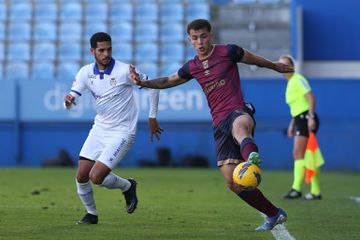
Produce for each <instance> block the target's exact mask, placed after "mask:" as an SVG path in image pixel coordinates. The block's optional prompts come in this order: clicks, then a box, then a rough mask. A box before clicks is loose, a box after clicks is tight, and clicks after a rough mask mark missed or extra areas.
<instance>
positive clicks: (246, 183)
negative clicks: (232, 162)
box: [233, 162, 261, 191]
mask: <svg viewBox="0 0 360 240" xmlns="http://www.w3.org/2000/svg"><path fill="white" fill-rule="evenodd" d="M233 180H234V182H235V183H236V184H238V185H240V186H242V187H243V188H244V190H245V191H252V190H254V189H256V188H257V187H258V186H259V184H260V182H261V171H260V168H259V167H258V166H257V165H255V164H252V163H248V162H242V163H240V164H238V165H237V166H236V167H235V169H234V172H233Z"/></svg>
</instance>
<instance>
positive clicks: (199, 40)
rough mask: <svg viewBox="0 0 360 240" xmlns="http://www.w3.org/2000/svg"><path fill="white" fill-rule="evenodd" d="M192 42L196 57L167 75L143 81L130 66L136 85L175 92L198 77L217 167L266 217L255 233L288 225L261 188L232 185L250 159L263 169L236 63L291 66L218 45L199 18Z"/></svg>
mask: <svg viewBox="0 0 360 240" xmlns="http://www.w3.org/2000/svg"><path fill="white" fill-rule="evenodd" d="M187 33H188V40H189V41H190V43H191V44H192V46H193V47H194V49H195V51H196V53H197V55H196V56H195V57H194V58H193V59H191V60H189V61H188V62H186V63H185V64H184V65H183V66H182V67H181V68H180V69H179V70H178V71H177V73H174V74H173V75H171V76H168V77H160V78H156V79H152V80H149V81H141V79H140V78H139V76H138V74H137V73H136V72H135V69H134V67H132V66H130V73H131V78H132V80H133V82H134V83H135V84H137V85H139V86H142V87H146V88H158V89H162V88H170V87H174V86H177V85H180V84H183V83H185V82H187V81H189V80H190V79H193V78H194V79H196V80H197V81H198V83H199V84H200V85H201V87H202V89H203V91H204V93H205V95H206V98H207V101H208V105H209V107H210V110H211V115H212V120H213V126H214V138H215V143H216V152H217V164H218V167H219V169H220V171H221V172H222V174H223V175H224V177H225V180H226V183H227V186H228V188H229V189H230V190H231V191H233V192H234V193H235V194H236V195H238V196H239V197H240V198H241V199H242V200H244V201H245V202H246V203H247V204H249V205H250V206H252V207H253V208H255V209H257V210H259V211H260V212H262V213H264V214H265V215H266V216H267V217H266V220H265V222H264V224H263V225H261V226H259V227H258V228H256V230H263V231H264V230H271V229H273V228H274V227H275V226H276V225H277V224H281V223H283V222H285V221H286V213H285V211H283V210H282V209H281V208H277V207H276V206H274V205H273V204H272V203H271V202H270V201H269V200H268V199H267V198H266V197H265V196H264V195H263V194H262V192H261V191H260V190H259V189H255V190H253V191H243V189H242V187H241V186H239V185H237V184H236V183H234V182H233V178H232V174H233V171H234V169H235V167H236V165H237V164H239V163H240V162H243V161H248V162H250V163H254V164H257V165H260V162H261V159H260V155H259V153H258V147H257V145H256V144H255V142H254V140H253V130H254V127H255V120H254V118H253V110H254V109H253V108H252V107H251V106H249V105H247V104H245V103H244V99H243V95H242V91H241V86H240V76H239V72H238V67H237V63H238V62H242V63H245V64H253V65H257V66H259V67H266V68H269V69H273V70H275V71H277V72H279V73H287V72H293V71H294V69H293V67H292V66H288V65H286V64H283V63H280V62H272V61H269V60H267V59H265V58H262V57H260V56H257V55H255V54H252V53H250V52H249V51H247V50H245V49H243V48H241V47H239V46H237V45H234V44H228V45H223V44H216V45H215V44H213V43H212V38H213V34H212V32H211V25H210V23H209V22H208V21H207V20H205V19H196V20H194V21H192V22H191V23H189V24H188V26H187Z"/></svg>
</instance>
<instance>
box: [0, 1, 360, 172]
mask: <svg viewBox="0 0 360 240" xmlns="http://www.w3.org/2000/svg"><path fill="white" fill-rule="evenodd" d="M359 7H360V2H358V1H356V0H343V1H339V0H328V1H326V2H324V1H305V0H298V1H283V0H213V1H207V0H202V1H186V0H168V1H165V0H163V1H156V0H137V1H135V0H133V1H132V0H127V1H125V0H118V1H116V0H112V1H110V0H108V1H92V0H89V1H81V0H76V1H67V0H49V1H46V0H33V1H31V0H26V1H16V0H13V1H10V0H0V79H1V80H0V81H1V88H0V102H1V107H0V152H1V155H2V156H1V161H0V166H6V167H7V166H11V167H13V166H24V167H25V166H26V167H27V166H41V165H42V163H43V162H44V161H45V160H47V159H51V158H54V157H56V156H57V155H58V151H59V150H60V149H65V150H66V151H67V152H69V154H70V156H71V157H72V158H73V159H74V160H76V159H77V156H78V152H79V150H80V148H81V146H82V144H83V141H84V139H85V138H86V136H87V133H88V130H89V128H90V127H91V123H92V120H93V116H94V111H93V107H92V100H91V97H90V96H86V97H83V98H82V99H81V100H80V102H79V104H78V106H77V107H76V108H75V109H74V110H73V111H70V112H67V111H65V110H64V109H63V108H62V99H63V95H64V94H65V93H66V92H67V91H68V89H69V87H70V85H71V82H72V79H73V76H74V74H75V73H76V71H77V70H78V69H79V67H80V66H81V65H83V64H86V63H88V62H89V61H90V60H91V58H89V57H90V54H89V53H87V51H88V50H87V49H88V48H89V46H88V38H89V36H90V35H91V34H92V33H93V32H96V31H99V30H101V31H107V32H109V33H110V34H111V35H112V37H113V48H114V52H113V55H114V57H116V58H118V59H120V60H123V61H126V62H132V63H135V64H136V65H137V66H138V67H139V68H140V69H141V70H142V71H144V72H146V73H148V74H149V75H150V76H158V75H164V74H169V73H171V72H172V71H174V70H175V69H177V67H179V66H181V63H182V62H184V61H185V60H186V59H188V58H189V57H190V56H191V55H192V54H193V52H192V51H191V48H190V47H189V46H188V44H187V43H186V33H185V26H186V23H187V22H188V21H189V20H190V19H193V18H198V17H203V18H208V19H210V20H211V21H212V23H213V24H214V32H215V34H216V40H217V42H224V43H225V42H231V43H237V44H239V45H241V46H244V47H246V48H248V49H250V50H252V51H254V52H255V53H259V54H261V55H263V56H265V57H268V58H270V59H272V60H276V59H277V58H278V56H280V55H282V54H287V53H291V54H293V55H294V56H296V60H297V65H298V67H299V68H300V69H301V72H302V73H304V74H305V75H306V76H307V77H308V78H309V80H310V81H311V85H312V88H313V91H314V93H315V96H316V99H317V112H318V114H319V115H320V117H321V128H320V131H319V134H318V140H319V143H320V146H321V149H322V151H323V155H324V157H325V160H326V164H325V166H324V169H329V170H334V169H336V170H356V171H360V162H359V161H358V160H357V155H358V152H357V147H358V145H359V143H360V137H359V136H360V107H359V104H358V101H359V99H360V98H359V97H360V93H359V90H358V89H360V81H359V80H360V68H359V64H360V41H359V40H360V33H359V32H358V31H357V29H360V26H359V25H360V22H359V21H358V20H357V17H356V16H357V9H359ZM165 9H167V10H166V11H165ZM166 13H168V14H166ZM345 26H346V27H345ZM239 67H240V71H241V76H242V85H243V89H244V91H245V94H246V95H245V97H246V99H247V100H248V101H251V102H253V103H254V104H255V106H256V109H257V113H256V119H257V132H256V136H255V138H256V141H257V143H258V144H259V146H260V148H261V153H262V155H263V157H264V165H263V166H264V168H268V169H291V168H292V165H293V163H292V156H291V149H292V141H291V139H288V138H287V137H286V136H285V135H284V130H285V129H286V127H287V124H288V121H289V113H288V108H287V106H286V105H285V102H284V91H285V86H286V82H285V81H284V80H283V78H282V76H280V75H279V74H276V73H274V72H271V71H266V70H263V69H258V68H250V67H249V68H247V67H244V66H239ZM136 98H137V101H138V104H139V108H140V111H141V115H140V124H139V128H138V135H137V137H136V142H135V144H134V146H133V148H132V150H131V151H130V152H129V154H128V155H127V157H126V159H124V160H123V162H121V165H122V166H129V167H130V166H131V167H134V166H138V165H139V162H140V161H144V160H146V161H153V162H157V161H158V160H159V159H158V158H159V156H158V155H159V153H164V151H163V149H169V150H170V158H171V164H172V165H182V164H183V163H184V162H183V161H184V159H186V158H189V157H196V156H201V157H204V158H206V159H207V161H208V163H209V164H210V165H211V166H215V160H214V156H215V149H214V143H213V142H214V141H213V136H212V129H211V128H212V127H211V121H210V115H209V112H208V108H207V105H206V101H205V99H204V97H203V95H202V92H201V89H200V88H199V87H198V86H197V84H196V83H195V81H192V82H191V83H188V84H186V85H184V86H181V87H177V88H173V89H168V90H164V91H162V92H161V100H160V110H161V111H160V112H159V120H160V122H161V125H162V127H163V128H164V130H165V132H164V134H163V136H162V139H161V141H160V142H154V143H149V140H148V139H149V133H148V130H147V123H146V116H147V112H148V110H147V105H146V104H147V101H146V92H145V91H144V90H141V91H139V90H137V91H136Z"/></svg>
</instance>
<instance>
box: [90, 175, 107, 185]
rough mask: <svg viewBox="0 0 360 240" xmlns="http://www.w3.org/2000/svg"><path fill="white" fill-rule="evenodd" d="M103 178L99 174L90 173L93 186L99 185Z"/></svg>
mask: <svg viewBox="0 0 360 240" xmlns="http://www.w3.org/2000/svg"><path fill="white" fill-rule="evenodd" d="M104 178H105V177H104V176H102V175H101V174H97V173H93V172H91V173H90V180H91V182H92V183H93V184H96V185H101V184H102V182H103V181H104Z"/></svg>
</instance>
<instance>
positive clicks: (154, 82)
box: [130, 65, 189, 89]
mask: <svg viewBox="0 0 360 240" xmlns="http://www.w3.org/2000/svg"><path fill="white" fill-rule="evenodd" d="M130 77H131V80H132V81H133V83H134V84H136V85H138V86H141V87H145V88H155V89H163V88H171V87H174V86H177V85H180V84H183V83H185V82H187V81H189V79H182V78H180V77H179V75H178V74H177V73H174V74H173V75H170V76H168V77H159V78H154V79H151V80H147V81H142V80H141V78H140V76H139V74H138V73H137V72H136V70H135V67H134V66H133V65H130Z"/></svg>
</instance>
